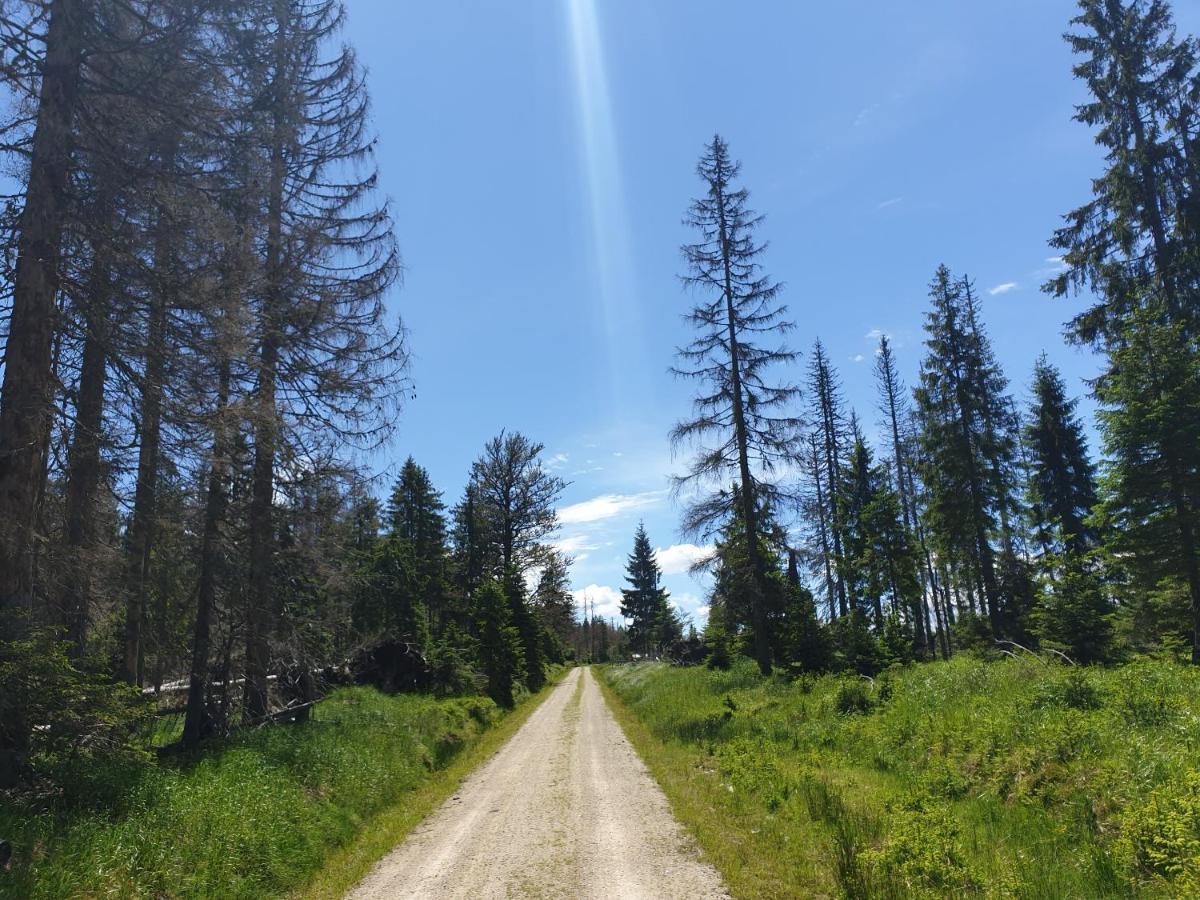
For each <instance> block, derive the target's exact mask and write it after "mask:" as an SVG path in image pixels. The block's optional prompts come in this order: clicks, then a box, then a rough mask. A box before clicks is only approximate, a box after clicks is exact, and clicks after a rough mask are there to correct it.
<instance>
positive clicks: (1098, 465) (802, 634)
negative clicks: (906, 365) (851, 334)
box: [672, 0, 1200, 674]
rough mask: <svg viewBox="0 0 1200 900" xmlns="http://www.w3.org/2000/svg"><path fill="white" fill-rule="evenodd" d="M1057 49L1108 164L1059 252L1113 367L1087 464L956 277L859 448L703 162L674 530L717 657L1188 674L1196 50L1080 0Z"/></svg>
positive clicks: (1073, 427)
mask: <svg viewBox="0 0 1200 900" xmlns="http://www.w3.org/2000/svg"><path fill="white" fill-rule="evenodd" d="M1067 41H1068V42H1069V43H1070V45H1071V47H1072V49H1073V50H1074V51H1075V52H1076V53H1077V54H1078V55H1079V56H1080V57H1081V60H1080V62H1079V63H1078V65H1077V66H1076V67H1075V74H1076V76H1077V77H1078V78H1079V79H1081V80H1082V81H1083V82H1084V84H1085V85H1086V86H1087V88H1088V90H1089V93H1090V99H1089V100H1088V101H1087V102H1086V103H1084V104H1082V105H1081V106H1079V107H1078V109H1077V110H1076V115H1075V118H1076V119H1077V120H1078V121H1080V122H1082V123H1084V124H1086V125H1089V126H1091V127H1092V128H1093V129H1094V130H1095V133H1096V140H1097V143H1098V144H1099V145H1100V146H1101V147H1103V148H1104V150H1105V168H1104V169H1103V171H1102V172H1101V173H1099V176H1098V177H1097V178H1096V179H1095V180H1094V182H1093V183H1094V196H1093V197H1092V198H1091V199H1090V200H1089V201H1088V202H1087V203H1086V204H1085V205H1084V206H1082V207H1080V208H1079V209H1076V210H1073V211H1071V212H1070V213H1068V214H1067V215H1066V216H1065V220H1064V221H1065V224H1064V226H1063V227H1062V228H1061V229H1059V230H1058V231H1057V232H1055V234H1054V235H1053V237H1052V240H1051V243H1052V245H1053V246H1054V247H1056V248H1057V249H1059V250H1060V251H1061V252H1062V257H1061V272H1059V273H1058V274H1056V275H1055V276H1054V277H1052V278H1051V280H1050V281H1049V282H1048V283H1047V284H1046V285H1045V290H1046V291H1047V292H1048V293H1050V294H1052V295H1056V296H1062V295H1067V294H1070V293H1073V292H1076V291H1079V292H1085V293H1087V294H1088V295H1090V296H1091V297H1092V298H1093V305H1092V306H1091V307H1090V308H1088V309H1087V310H1086V311H1084V312H1083V313H1081V314H1080V315H1078V316H1077V317H1076V318H1075V319H1073V320H1072V321H1071V322H1070V323H1069V325H1068V329H1067V334H1068V339H1069V340H1070V341H1072V342H1074V343H1078V344H1083V345H1087V346H1091V347H1093V348H1094V349H1096V350H1097V351H1099V352H1100V353H1101V354H1102V355H1103V357H1104V359H1105V366H1104V369H1103V371H1102V373H1101V374H1100V376H1099V377H1098V378H1097V379H1096V380H1095V381H1094V382H1093V383H1092V385H1091V387H1092V391H1093V396H1094V398H1095V400H1096V401H1097V402H1098V404H1099V407H1100V412H1099V419H1098V422H1097V425H1098V429H1099V433H1100V435H1101V437H1102V441H1103V446H1102V452H1101V456H1100V459H1099V461H1097V460H1095V459H1094V458H1093V457H1092V455H1091V454H1090V452H1089V448H1088V444H1087V439H1086V433H1085V429H1084V425H1083V423H1082V422H1081V421H1080V419H1079V416H1078V414H1077V412H1076V403H1077V401H1076V399H1075V398H1074V397H1072V396H1071V395H1070V391H1069V390H1068V387H1067V385H1066V383H1065V382H1064V380H1063V378H1062V376H1061V374H1060V373H1059V372H1058V370H1057V369H1056V368H1055V367H1054V366H1053V365H1052V364H1051V363H1050V361H1049V360H1048V358H1047V357H1046V355H1045V354H1043V355H1041V356H1040V357H1039V358H1038V359H1037V360H1036V362H1035V363H1034V364H1033V368H1032V382H1031V392H1030V398H1029V399H1028V401H1026V402H1018V400H1017V399H1016V397H1014V394H1013V391H1012V389H1011V387H1010V382H1009V380H1008V377H1007V376H1006V374H1005V373H1004V371H1003V370H1002V368H1001V366H1000V364H999V362H998V361H997V359H996V357H995V354H994V352H993V350H992V347H991V342H990V340H989V338H988V335H987V330H986V328H985V326H984V322H983V305H982V302H981V299H980V297H979V295H978V293H977V292H976V290H975V287H974V284H973V282H972V281H971V279H970V278H968V277H966V276H964V275H959V274H955V273H954V272H952V271H951V270H950V269H949V268H948V267H946V266H941V267H939V268H938V270H937V271H936V272H935V273H934V275H933V278H932V280H931V282H930V285H929V300H930V305H929V309H928V312H927V313H926V317H925V327H924V330H925V342H924V358H923V359H922V361H921V364H920V368H919V370H918V372H917V373H916V378H915V381H914V384H913V388H912V390H911V391H910V390H909V389H908V388H907V386H906V385H905V383H904V381H903V379H902V376H901V373H900V371H899V367H898V365H897V362H896V358H895V354H894V348H893V346H892V345H891V343H890V341H889V339H888V337H887V336H886V335H882V336H881V337H880V340H879V346H878V348H877V350H876V354H875V374H876V380H877V384H878V395H879V403H878V408H877V409H876V410H874V413H875V414H876V417H877V419H876V420H877V422H878V424H879V435H880V440H879V441H878V446H876V447H872V446H871V442H870V441H868V439H867V437H866V435H865V433H864V428H863V426H862V423H861V420H860V419H859V418H858V416H857V414H856V412H855V411H853V410H850V409H848V408H847V405H846V403H845V401H844V399H843V397H842V391H841V385H840V382H839V379H838V374H837V371H836V368H835V367H834V365H833V364H832V363H831V361H830V359H829V355H828V353H827V352H826V350H825V347H824V346H823V344H822V343H821V341H820V340H817V341H816V342H815V343H814V344H813V346H812V350H811V352H810V353H809V354H808V358H807V362H806V365H805V368H804V370H803V372H798V371H797V369H796V365H797V359H798V355H797V354H796V353H795V352H793V351H792V350H790V349H789V348H788V347H787V346H786V345H785V344H784V343H783V339H782V336H783V335H784V334H786V333H787V332H789V331H791V330H792V329H793V323H792V320H791V319H790V318H789V316H788V312H787V308H786V306H784V305H783V303H782V302H781V293H780V288H779V285H778V284H777V283H775V282H774V281H773V280H772V279H771V278H770V277H769V276H768V275H767V274H766V272H765V270H764V268H763V262H764V260H763V257H764V252H765V249H766V245H765V243H764V242H763V241H762V240H761V239H759V238H758V237H757V233H758V231H759V229H760V226H761V225H762V222H763V218H762V217H761V216H759V215H758V214H756V213H755V212H754V211H753V210H751V209H750V207H749V202H748V201H749V194H748V192H747V191H746V189H745V188H744V187H742V186H740V184H739V182H738V176H739V166H738V164H737V163H736V162H734V161H733V159H732V157H731V155H730V151H729V148H728V145H727V144H726V142H725V141H724V140H723V139H722V138H721V137H719V136H718V137H714V138H713V140H712V141H711V143H710V144H709V145H708V146H707V147H706V148H705V152H704V154H703V156H702V158H701V160H700V163H699V166H698V170H697V171H698V174H699V177H700V180H701V182H702V184H703V188H704V192H703V194H702V195H701V196H700V198H699V199H698V200H696V201H695V202H694V203H693V204H692V206H691V208H690V210H689V212H688V217H687V222H688V224H689V225H690V226H692V228H693V230H694V232H695V234H696V235H697V237H696V242H695V243H692V244H687V245H685V246H684V247H683V254H684V258H685V260H686V262H687V270H686V272H685V274H684V281H685V283H686V284H687V286H688V287H689V288H690V289H691V290H692V291H693V292H694V294H695V295H696V296H697V301H696V304H695V306H694V307H693V309H692V310H691V312H690V313H689V315H688V318H689V319H690V321H691V322H692V324H693V325H694V326H695V329H696V337H695V339H694V340H693V341H692V343H691V344H689V345H688V346H686V347H683V348H682V349H680V351H679V354H678V356H679V359H680V364H679V367H678V369H677V372H678V373H679V374H680V375H681V376H684V377H686V378H689V379H693V380H695V381H697V382H698V384H699V388H698V392H697V398H696V402H695V410H694V415H693V417H692V418H690V419H688V420H685V421H683V422H681V423H680V424H679V425H677V426H676V427H675V429H674V431H673V432H672V437H673V438H674V440H675V443H676V445H677V446H679V447H681V448H683V449H686V450H688V451H690V452H692V454H693V456H692V460H693V462H692V465H691V467H690V469H689V471H688V472H687V473H686V474H685V475H683V476H681V477H680V478H679V479H677V482H676V488H677V492H678V494H679V495H680V496H681V497H683V498H685V499H686V500H687V501H688V506H687V512H686V515H685V519H684V525H685V530H687V531H689V532H693V533H697V534H699V535H702V536H704V537H707V538H715V547H716V552H715V554H714V556H713V559H712V560H711V567H712V570H713V572H714V576H715V577H714V586H713V590H712V595H711V603H710V608H711V612H710V615H709V620H708V625H707V628H706V631H705V639H706V643H707V648H708V652H709V654H710V659H711V660H712V661H714V663H716V664H723V663H724V662H725V661H727V660H728V658H729V654H730V652H731V651H738V652H745V653H746V654H748V655H750V656H752V657H754V658H755V659H756V660H757V662H758V665H759V667H760V668H761V670H762V671H763V672H764V673H767V672H770V671H771V670H772V668H773V667H774V666H784V667H791V668H795V669H802V670H803V669H808V670H820V669H828V668H846V669H854V670H858V671H860V672H864V673H868V674H869V673H871V672H874V671H876V670H878V669H880V668H881V667H883V666H884V665H887V664H888V663H890V662H894V661H907V660H913V659H928V658H933V657H935V656H941V657H946V656H949V655H950V654H951V653H953V652H955V651H956V650H960V649H966V648H972V649H979V648H992V649H993V650H996V649H1000V650H1010V652H1011V649H1012V648H1013V645H1014V644H1015V645H1019V646H1020V647H1024V648H1036V647H1039V646H1040V647H1044V648H1049V649H1053V650H1055V651H1058V652H1061V653H1064V654H1066V655H1068V656H1069V657H1070V658H1071V659H1072V660H1075V661H1079V662H1085V663H1086V662H1100V661H1105V660H1111V659H1115V658H1117V657H1119V656H1121V655H1122V654H1125V653H1128V652H1140V651H1147V652H1165V653H1175V652H1182V653H1184V654H1186V655H1188V656H1189V657H1190V659H1191V660H1192V662H1196V663H1200V553H1198V547H1197V541H1198V539H1200V532H1198V529H1200V517H1198V515H1197V510H1198V503H1200V331H1198V328H1197V322H1198V321H1200V319H1198V314H1197V310H1198V309H1200V303H1198V301H1197V298H1198V297H1200V70H1198V67H1197V62H1198V53H1200V44H1198V43H1197V41H1196V40H1194V39H1193V38H1190V37H1188V38H1180V37H1178V36H1177V35H1176V34H1175V31H1174V28H1173V24H1172V18H1171V14H1170V9H1169V7H1168V5H1167V4H1166V3H1165V2H1163V0H1126V2H1121V0H1080V3H1079V12H1078V15H1077V16H1076V17H1075V18H1074V19H1073V20H1072V31H1071V32H1070V33H1069V34H1068V35H1067ZM771 372H774V373H776V374H775V375H774V376H772V374H771ZM792 373H794V376H795V377H793V378H791V379H789V378H788V375H789V374H792Z"/></svg>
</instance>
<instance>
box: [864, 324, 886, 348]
mask: <svg viewBox="0 0 1200 900" xmlns="http://www.w3.org/2000/svg"><path fill="white" fill-rule="evenodd" d="M884 335H887V339H888V340H889V341H890V340H891V339H892V336H891V335H890V334H888V333H887V332H886V331H884V330H883V329H882V328H872V329H871V330H870V331H868V332H867V333H866V334H864V335H863V339H864V340H868V341H870V342H871V343H872V344H877V343H879V339H880V338H881V337H883V336H884Z"/></svg>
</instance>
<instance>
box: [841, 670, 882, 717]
mask: <svg viewBox="0 0 1200 900" xmlns="http://www.w3.org/2000/svg"><path fill="white" fill-rule="evenodd" d="M833 705H834V708H835V709H836V710H837V711H838V712H839V713H841V714H842V715H844V716H848V715H854V714H856V713H867V712H870V711H871V706H872V705H873V703H872V700H871V694H870V692H869V690H868V688H867V683H866V682H865V681H851V680H849V679H845V680H843V681H842V682H841V684H839V685H838V689H837V693H836V694H835V695H834V700H833Z"/></svg>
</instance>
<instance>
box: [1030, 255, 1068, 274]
mask: <svg viewBox="0 0 1200 900" xmlns="http://www.w3.org/2000/svg"><path fill="white" fill-rule="evenodd" d="M1070 268H1071V267H1070V266H1068V265H1067V261H1066V260H1065V259H1063V258H1062V257H1061V256H1047V257H1046V265H1045V266H1044V267H1043V268H1040V269H1038V270H1037V271H1036V272H1034V273H1033V275H1034V277H1035V278H1050V277H1052V276H1054V275H1061V274H1062V273H1063V272H1065V271H1067V270H1068V269H1070Z"/></svg>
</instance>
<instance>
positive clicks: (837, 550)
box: [808, 339, 856, 619]
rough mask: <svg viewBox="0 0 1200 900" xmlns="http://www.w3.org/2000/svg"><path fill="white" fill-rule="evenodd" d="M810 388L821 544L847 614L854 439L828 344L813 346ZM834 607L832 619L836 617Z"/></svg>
mask: <svg viewBox="0 0 1200 900" xmlns="http://www.w3.org/2000/svg"><path fill="white" fill-rule="evenodd" d="M808 389H809V397H810V401H809V402H810V404H811V406H812V417H813V418H814V419H815V420H816V435H817V442H818V444H819V448H818V452H819V459H818V462H817V465H819V466H820V471H819V472H817V471H814V477H815V478H816V479H817V481H818V486H817V489H818V493H820V482H822V481H823V482H824V485H825V492H824V499H825V502H824V505H823V507H822V509H820V510H819V518H820V520H821V521H822V522H823V523H824V526H823V527H824V529H825V532H826V534H825V535H823V536H822V539H821V540H822V542H823V543H824V545H825V546H827V547H828V548H829V550H830V551H831V552H832V561H833V565H832V568H833V573H834V588H835V590H836V592H837V601H838V605H837V613H838V614H840V615H843V616H844V615H848V614H849V612H850V610H851V609H852V608H853V607H854V605H855V600H856V598H855V596H854V595H853V593H852V592H850V591H848V590H847V585H846V554H845V547H844V546H843V545H844V544H845V510H844V505H845V504H844V502H843V498H842V491H843V489H844V487H845V480H844V478H843V470H844V469H845V466H846V455H847V453H848V451H849V447H850V444H851V439H850V437H849V434H848V426H849V422H848V420H847V417H846V410H845V403H844V401H843V400H842V387H841V383H840V382H839V380H838V375H837V371H836V370H835V369H834V367H833V364H832V363H830V361H829V354H827V353H826V352H825V345H824V344H822V343H821V341H820V339H818V340H816V341H815V342H814V343H813V349H812V357H811V358H810V360H809V364H808ZM835 617H836V616H835V614H834V612H833V607H832V605H831V606H830V618H831V619H833V618H835Z"/></svg>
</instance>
